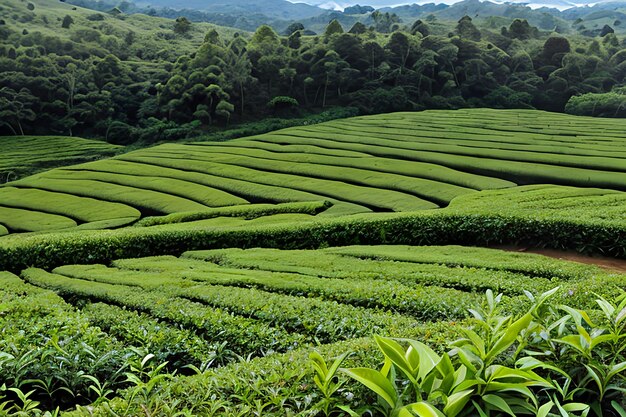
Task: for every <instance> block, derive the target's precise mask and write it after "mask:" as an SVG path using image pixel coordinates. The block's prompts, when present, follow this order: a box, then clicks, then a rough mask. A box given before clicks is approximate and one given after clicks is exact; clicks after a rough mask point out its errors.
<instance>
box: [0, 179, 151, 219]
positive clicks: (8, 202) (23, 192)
mask: <svg viewBox="0 0 626 417" xmlns="http://www.w3.org/2000/svg"><path fill="white" fill-rule="evenodd" d="M0 202H2V203H1V204H2V205H3V206H6V207H13V208H21V209H27V210H32V211H40V212H44V213H50V214H59V215H62V216H66V217H70V218H72V219H75V220H77V221H80V222H83V223H88V222H96V221H100V220H109V219H115V218H128V217H134V218H139V216H140V215H141V213H139V211H137V210H136V209H134V208H132V207H129V206H127V205H124V204H119V203H111V202H107V201H102V200H95V199H92V198H85V197H77V196H74V195H71V194H63V193H54V192H49V191H43V190H37V189H33V188H15V187H3V188H0Z"/></svg>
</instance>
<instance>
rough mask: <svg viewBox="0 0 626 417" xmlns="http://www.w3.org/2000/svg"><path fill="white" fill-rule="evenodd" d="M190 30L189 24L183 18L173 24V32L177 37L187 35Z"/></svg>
mask: <svg viewBox="0 0 626 417" xmlns="http://www.w3.org/2000/svg"><path fill="white" fill-rule="evenodd" d="M190 30H191V22H190V21H189V20H188V19H187V18H186V17H185V16H181V17H179V18H177V19H176V21H175V22H174V32H175V33H177V34H178V35H187V34H188V33H189V31H190Z"/></svg>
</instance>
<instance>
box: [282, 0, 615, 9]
mask: <svg viewBox="0 0 626 417" xmlns="http://www.w3.org/2000/svg"><path fill="white" fill-rule="evenodd" d="M291 1H294V2H296V1H297V2H298V3H306V4H309V5H315V6H318V7H322V8H327V9H335V10H343V8H345V7H348V6H353V5H355V4H361V5H362V6H372V7H375V8H383V7H398V6H406V5H412V4H418V5H421V4H426V3H432V1H433V0H418V1H415V0H413V1H410V0H409V1H406V0H369V1H368V0H291ZM460 1H462V0H437V3H443V4H455V3H458V2H460ZM492 1H493V2H495V3H499V4H505V3H506V4H513V5H520V6H522V5H527V6H529V7H530V8H532V9H538V8H542V7H547V8H554V9H558V10H565V9H570V8H573V7H584V6H593V5H596V4H604V3H611V4H615V3H616V2H615V0H588V1H584V0H492ZM617 3H618V4H620V5H622V6H626V0H624V1H620V2H617Z"/></svg>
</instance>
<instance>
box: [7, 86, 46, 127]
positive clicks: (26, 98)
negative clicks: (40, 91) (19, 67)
mask: <svg viewBox="0 0 626 417" xmlns="http://www.w3.org/2000/svg"><path fill="white" fill-rule="evenodd" d="M36 102H37V98H36V97H35V96H33V95H32V94H31V92H30V90H28V89H27V88H22V89H21V90H20V91H19V92H18V91H15V90H13V89H12V88H9V87H3V88H2V89H0V123H2V124H4V125H6V126H8V127H9V129H11V131H12V132H13V133H14V134H18V132H19V134H20V135H22V136H24V128H23V126H22V122H23V121H31V122H32V121H33V120H35V118H36V114H35V112H34V111H33V106H34V104H35V103H36ZM14 126H15V127H17V129H15V127H14Z"/></svg>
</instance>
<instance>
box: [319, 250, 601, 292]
mask: <svg viewBox="0 0 626 417" xmlns="http://www.w3.org/2000/svg"><path fill="white" fill-rule="evenodd" d="M324 252H327V253H332V254H338V255H343V256H350V257H356V258H359V259H376V260H389V261H398V262H412V263H413V262H414V263H417V264H442V265H447V266H449V267H455V266H462V267H472V268H485V269H490V270H495V271H510V272H515V273H521V274H523V275H522V277H523V278H522V279H523V280H524V281H525V282H529V281H530V282H532V281H533V280H529V279H528V277H533V278H535V277H542V278H553V277H556V278H560V279H565V280H571V279H583V278H587V277H589V276H593V275H598V274H603V273H605V271H603V270H601V269H600V268H598V267H596V266H592V265H584V264H580V263H574V262H568V261H563V260H560V259H554V258H549V257H546V256H542V255H535V254H532V253H520V252H511V251H504V250H496V249H486V248H477V247H467V246H419V247H415V246H397V245H394V246H384V245H381V246H348V247H341V248H329V249H325V250H324ZM453 271H454V270H453ZM515 282H516V281H513V282H512V284H513V285H514V286H515ZM517 289H518V290H521V286H520V285H517ZM506 290H510V289H509V288H504V287H503V288H501V291H506Z"/></svg>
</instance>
